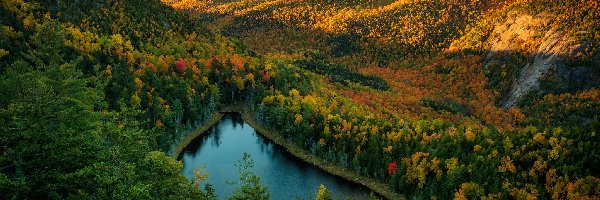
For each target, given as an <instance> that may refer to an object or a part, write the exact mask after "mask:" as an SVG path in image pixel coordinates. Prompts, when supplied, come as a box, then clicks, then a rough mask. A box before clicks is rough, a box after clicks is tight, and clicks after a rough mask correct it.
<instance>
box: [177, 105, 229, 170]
mask: <svg viewBox="0 0 600 200" xmlns="http://www.w3.org/2000/svg"><path fill="white" fill-rule="evenodd" d="M223 115H224V114H223V113H222V112H215V113H214V114H213V115H212V117H211V118H210V120H208V121H207V122H206V123H205V124H204V125H202V126H201V127H199V128H197V129H196V130H194V131H193V132H191V133H190V134H188V135H187V136H185V137H184V138H183V139H182V140H181V141H180V142H179V143H178V144H177V146H175V152H173V154H172V155H171V156H173V157H174V158H175V159H177V158H178V157H179V154H181V152H182V151H183V149H184V148H185V147H187V146H188V145H189V144H190V143H191V142H192V141H193V140H194V139H196V138H197V137H198V136H200V135H202V134H203V133H205V132H206V131H208V129H209V128H211V127H213V126H214V125H216V124H217V123H219V121H221V118H223Z"/></svg>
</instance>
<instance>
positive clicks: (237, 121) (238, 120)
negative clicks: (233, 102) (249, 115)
mask: <svg viewBox="0 0 600 200" xmlns="http://www.w3.org/2000/svg"><path fill="white" fill-rule="evenodd" d="M227 118H228V119H231V122H232V123H233V127H234V128H235V127H237V126H238V125H240V126H243V125H244V119H242V115H240V114H238V113H231V114H228V115H227Z"/></svg>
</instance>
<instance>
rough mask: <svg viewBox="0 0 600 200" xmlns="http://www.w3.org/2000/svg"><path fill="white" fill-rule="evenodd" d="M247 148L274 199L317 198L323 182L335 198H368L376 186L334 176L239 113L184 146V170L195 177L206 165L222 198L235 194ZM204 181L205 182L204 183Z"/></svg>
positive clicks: (254, 170)
mask: <svg viewBox="0 0 600 200" xmlns="http://www.w3.org/2000/svg"><path fill="white" fill-rule="evenodd" d="M244 152H247V153H249V154H250V155H251V157H252V159H253V160H254V168H253V169H252V172H253V173H254V174H256V175H257V176H259V177H260V180H261V183H262V184H263V185H268V190H269V192H270V193H271V199H296V198H297V197H299V198H301V199H314V197H315V194H316V193H317V190H318V188H319V185H320V184H323V185H325V187H327V189H329V191H330V192H331V193H332V194H333V196H334V197H339V198H342V199H347V198H349V199H365V198H367V197H368V195H369V193H370V191H368V190H367V189H365V188H363V187H361V186H359V185H357V184H354V183H352V182H349V181H347V180H345V179H342V178H339V177H335V176H332V175H330V174H328V173H326V172H324V171H322V170H320V169H318V168H316V167H314V166H312V165H309V164H307V163H305V162H303V161H302V160H300V159H298V158H296V157H295V156H293V155H291V154H289V153H287V151H285V149H283V148H282V147H280V146H278V145H275V144H274V143H272V142H271V141H269V140H268V139H266V138H264V137H263V136H261V135H259V134H258V133H256V131H255V130H254V129H253V128H252V127H250V125H248V124H246V123H244V122H243V121H241V118H240V116H239V115H226V116H225V117H224V118H223V119H222V120H221V121H220V122H219V123H218V124H217V125H216V126H214V127H212V128H211V129H210V130H209V131H208V132H207V133H205V134H203V135H202V136H200V137H198V138H196V139H195V140H194V141H193V142H192V143H191V144H190V145H189V146H188V147H186V149H184V151H183V152H182V155H181V159H182V161H183V172H182V174H183V175H184V176H186V177H188V178H189V179H192V178H194V175H195V174H194V172H193V169H195V168H201V167H202V166H203V165H204V164H206V169H205V170H204V171H205V172H208V173H209V175H210V176H209V177H208V179H207V180H205V181H204V182H203V183H210V184H211V185H213V187H214V189H215V190H216V193H217V195H218V198H219V199H225V198H227V197H229V196H231V194H232V193H233V190H234V189H235V187H236V186H235V185H230V184H227V181H237V180H239V174H238V170H237V167H235V166H234V164H235V163H237V161H239V160H241V159H242V154H243V153H244ZM202 186H203V185H202Z"/></svg>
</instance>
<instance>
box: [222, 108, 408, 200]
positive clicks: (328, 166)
mask: <svg viewBox="0 0 600 200" xmlns="http://www.w3.org/2000/svg"><path fill="white" fill-rule="evenodd" d="M223 111H224V112H239V113H240V114H241V115H242V118H243V119H244V121H245V122H246V123H248V124H249V125H250V126H252V128H254V129H255V130H256V131H257V132H259V133H260V134H262V135H263V136H265V137H267V138H269V140H271V141H273V142H274V143H276V144H277V145H280V146H282V147H284V148H285V149H286V150H287V151H288V152H290V153H291V154H292V155H294V156H296V157H298V158H300V159H302V160H304V161H305V162H307V163H310V164H312V165H314V166H316V167H318V168H320V169H322V170H325V171H327V172H329V173H330V174H333V175H335V176H339V177H341V178H344V179H346V180H349V181H352V182H355V183H357V184H360V185H363V186H365V187H367V188H369V189H370V190H372V191H373V192H375V193H377V194H378V195H379V196H381V197H384V198H386V199H405V198H404V196H402V195H400V194H398V193H395V192H393V191H392V190H391V189H390V188H389V187H388V185H387V184H385V183H382V182H379V181H377V180H375V179H372V178H367V177H363V176H360V175H358V174H356V173H354V172H352V171H350V170H347V169H345V168H342V167H340V166H337V165H335V164H333V163H329V162H326V161H324V160H322V159H319V158H318V157H317V156H315V155H313V154H311V153H310V152H308V151H306V150H304V149H301V148H300V147H298V146H297V145H296V144H294V143H292V142H289V141H287V140H285V139H284V138H283V137H282V136H281V135H280V134H278V132H277V131H275V130H271V129H268V128H266V127H264V126H262V125H261V124H259V123H257V122H256V121H255V120H254V118H253V117H252V112H251V111H250V110H249V109H248V108H247V107H245V106H228V107H225V108H224V109H223Z"/></svg>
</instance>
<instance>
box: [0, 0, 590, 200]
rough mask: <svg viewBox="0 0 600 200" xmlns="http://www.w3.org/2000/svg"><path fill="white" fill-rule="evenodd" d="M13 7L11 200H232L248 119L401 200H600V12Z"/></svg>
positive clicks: (165, 1) (6, 156)
mask: <svg viewBox="0 0 600 200" xmlns="http://www.w3.org/2000/svg"><path fill="white" fill-rule="evenodd" d="M0 1H1V3H2V4H1V5H2V6H1V9H0V19H1V21H0V22H1V24H2V27H1V29H0V122H1V124H2V126H0V152H2V154H0V198H1V199H25V198H32V199H39V198H51V199H62V198H77V199H79V198H98V199H123V198H125V199H150V198H155V199H191V198H193V199H215V198H217V197H215V196H214V193H213V190H214V188H211V187H210V186H207V187H204V188H201V189H198V187H199V186H201V184H200V183H201V181H202V174H199V175H197V176H198V177H197V179H196V180H195V181H193V182H190V181H188V180H186V179H185V178H184V177H182V176H181V175H180V171H181V167H182V165H181V162H178V161H176V160H175V159H174V158H172V155H171V154H173V151H174V148H175V145H176V144H177V143H179V142H180V140H182V138H184V137H185V136H186V135H188V134H190V133H191V132H192V130H194V129H195V128H198V127H201V126H202V125H203V124H205V123H207V122H208V121H209V120H211V116H212V115H213V114H214V113H215V112H217V111H218V110H219V109H221V108H222V107H224V106H231V105H238V106H240V105H243V106H244V110H245V111H246V112H247V113H246V115H247V116H250V117H252V118H253V121H254V122H255V123H257V124H260V125H261V126H263V127H266V128H267V129H270V130H277V133H278V134H279V136H280V137H281V138H283V139H284V140H285V141H286V143H290V144H293V145H294V146H295V147H298V148H299V149H300V150H302V151H304V152H306V153H307V154H310V155H313V156H315V157H316V158H317V159H320V160H321V161H323V162H324V163H327V164H328V165H331V166H336V167H338V168H339V169H340V170H341V171H342V172H343V173H346V174H352V177H368V178H370V179H369V180H370V181H372V182H369V183H367V182H362V183H361V184H364V185H371V186H372V185H377V188H374V187H371V189H372V190H374V191H376V192H377V193H379V195H381V197H383V198H391V197H395V196H397V195H402V196H404V197H405V198H410V199H413V198H416V199H421V198H437V199H449V198H456V199H473V198H482V199H484V198H486V199H499V198H504V199H506V198H514V199H522V198H542V199H550V198H551V199H585V198H588V199H595V198H600V193H599V192H598V191H600V178H599V177H600V174H599V172H600V169H599V167H598V166H600V163H599V162H600V152H599V151H600V142H599V141H600V140H599V139H598V137H599V136H598V135H597V133H596V132H597V130H600V88H599V84H600V81H599V80H600V78H599V77H600V54H599V52H598V41H600V32H599V31H598V27H600V14H599V13H598V12H599V11H598V10H600V9H599V8H600V5H599V4H598V2H597V1H592V0H569V1H527V0H520V1H500V0H473V1H437V0H414V1H412V0H406V1H305V0H300V1H280V0H273V1H271V0H244V1H230V0H227V1H218V0H217V1H198V0H161V1H158V0H151V1H139V0H131V1H108V0H92V1H81V2H79V1H78V2H71V1H54V0H37V1H24V0H0ZM181 11H184V12H181ZM170 155H171V156H170ZM236 156H237V155H236ZM336 169H337V168H336ZM258 189H260V187H258ZM240 191H241V190H240ZM246 192H247V191H246ZM242 193H243V192H242ZM261 197H262V196H261ZM219 198H222V197H219ZM273 198H275V199H276V197H273Z"/></svg>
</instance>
